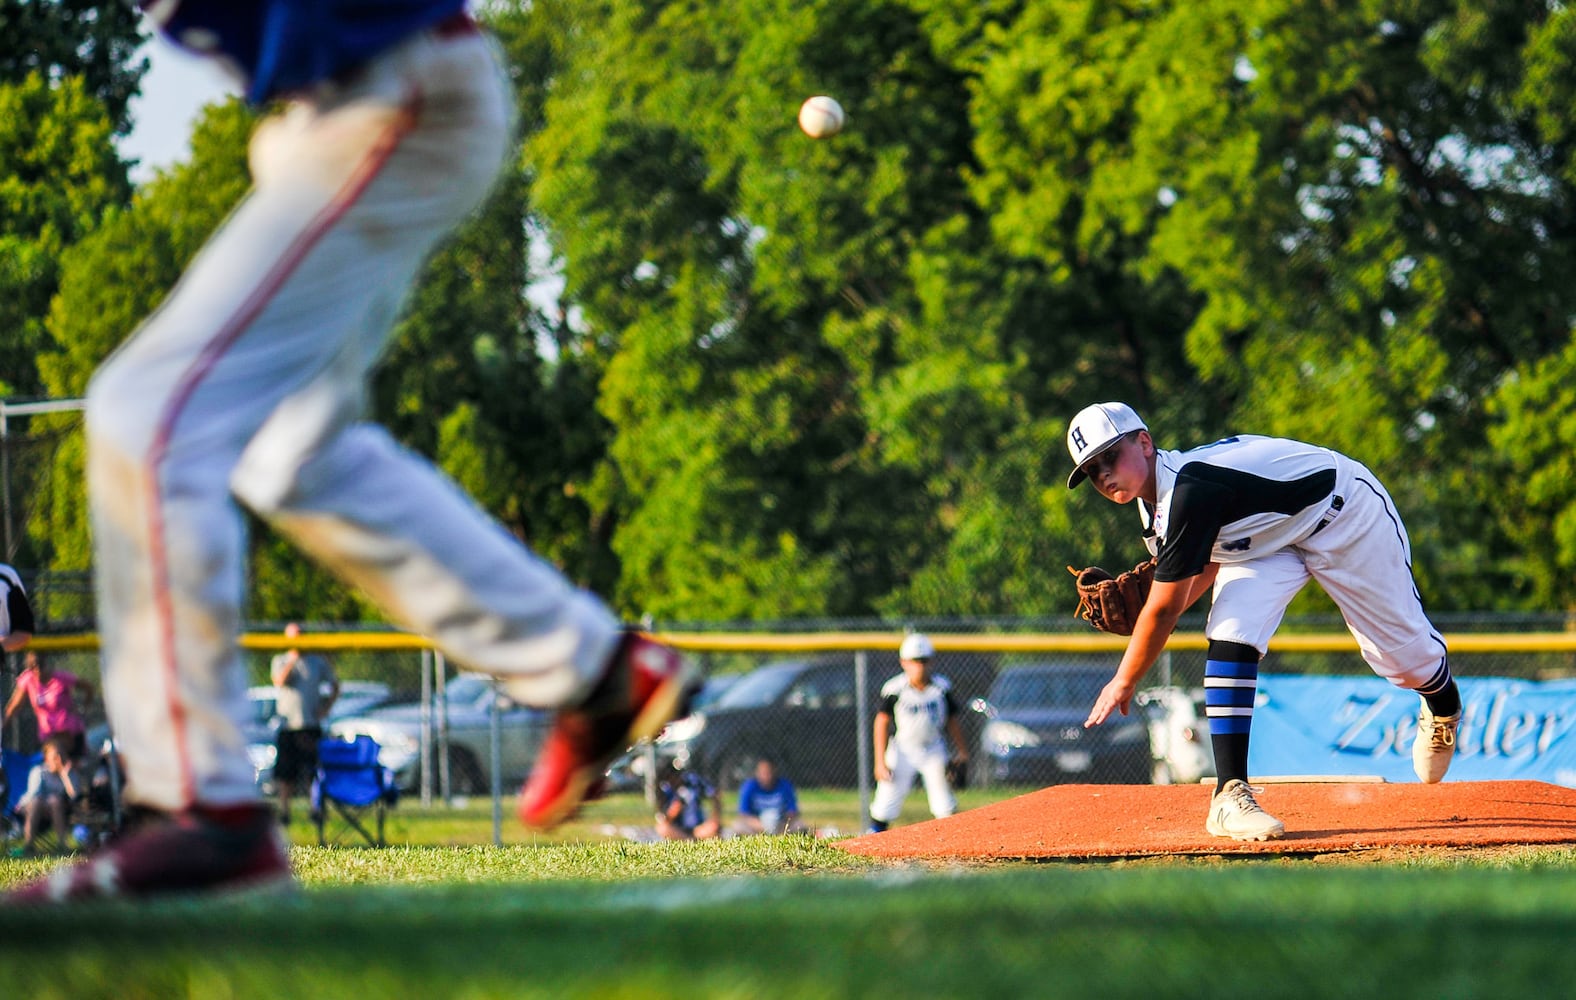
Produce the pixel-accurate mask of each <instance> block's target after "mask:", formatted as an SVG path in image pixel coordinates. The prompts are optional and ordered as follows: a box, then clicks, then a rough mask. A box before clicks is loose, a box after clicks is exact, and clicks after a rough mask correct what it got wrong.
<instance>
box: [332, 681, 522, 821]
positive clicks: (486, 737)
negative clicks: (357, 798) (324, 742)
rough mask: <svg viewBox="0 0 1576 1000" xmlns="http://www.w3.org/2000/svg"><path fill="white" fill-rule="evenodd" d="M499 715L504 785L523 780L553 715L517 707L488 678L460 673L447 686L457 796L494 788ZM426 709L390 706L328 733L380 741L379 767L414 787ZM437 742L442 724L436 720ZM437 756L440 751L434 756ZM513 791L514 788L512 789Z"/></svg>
mask: <svg viewBox="0 0 1576 1000" xmlns="http://www.w3.org/2000/svg"><path fill="white" fill-rule="evenodd" d="M495 699H496V700H497V704H498V710H499V741H500V755H499V761H500V770H501V774H502V780H503V782H504V784H505V785H506V786H507V785H511V784H514V783H517V782H520V781H523V780H524V779H525V776H526V775H527V774H529V773H530V770H531V765H532V764H534V763H535V762H536V755H537V752H538V750H540V748H541V745H542V741H543V740H544V739H545V738H546V737H547V733H548V730H549V729H551V728H552V721H553V714H552V713H551V712H548V711H544V710H542V709H537V708H530V707H528V706H525V705H521V704H519V703H517V702H515V701H514V700H513V699H512V698H510V697H509V696H508V695H506V694H504V693H502V692H501V691H499V690H497V688H496V687H495V686H494V685H493V681H492V678H490V677H488V676H486V675H485V674H471V673H465V674H460V675H458V676H456V677H454V678H452V679H451V680H450V681H449V682H448V683H447V684H446V685H444V701H445V702H446V703H447V713H448V740H449V787H450V790H451V791H452V792H454V793H455V794H457V795H481V794H485V793H486V792H487V791H488V790H489V789H490V788H491V787H492V768H491V766H490V761H491V760H492V749H491V748H492V706H493V702H494V700H495ZM421 720H422V707H421V705H420V704H418V703H411V704H401V705H387V706H384V707H382V708H374V709H372V710H371V711H368V712H364V713H362V714H360V715H353V716H346V717H342V718H338V719H335V720H334V721H333V723H332V724H331V725H330V726H329V732H331V733H333V734H334V735H336V736H340V737H343V738H345V739H350V738H352V737H354V736H358V735H361V734H365V735H367V736H370V737H372V738H373V739H374V740H376V741H377V744H378V747H379V748H380V749H379V752H378V762H379V763H381V764H382V765H383V766H384V767H386V768H388V769H389V770H391V771H393V772H394V776H395V779H396V780H397V781H398V782H399V784H400V786H401V787H402V788H406V789H412V788H415V787H416V786H417V784H418V782H419V781H420V777H421V736H422V733H421V730H422V722H421ZM432 725H433V739H434V741H436V740H437V735H438V726H439V722H438V720H437V719H434V720H433V723H432ZM434 753H435V754H436V751H434ZM510 790H511V791H512V790H513V789H510Z"/></svg>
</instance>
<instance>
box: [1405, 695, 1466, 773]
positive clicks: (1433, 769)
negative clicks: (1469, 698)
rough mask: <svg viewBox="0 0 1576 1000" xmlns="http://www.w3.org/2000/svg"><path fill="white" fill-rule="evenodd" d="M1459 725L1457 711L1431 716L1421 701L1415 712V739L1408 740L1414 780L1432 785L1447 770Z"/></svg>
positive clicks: (1459, 714)
mask: <svg viewBox="0 0 1576 1000" xmlns="http://www.w3.org/2000/svg"><path fill="white" fill-rule="evenodd" d="M1460 725H1461V713H1460V712H1457V713H1456V714H1455V715H1442V716H1441V715H1435V714H1434V713H1433V712H1430V711H1429V710H1428V703H1427V702H1424V703H1423V708H1422V711H1420V712H1418V714H1417V739H1416V740H1414V741H1413V743H1412V770H1414V771H1416V772H1417V780H1418V781H1421V782H1424V783H1425V784H1429V785H1432V784H1436V783H1437V782H1439V781H1441V780H1443V779H1444V777H1445V772H1446V771H1448V770H1450V761H1451V759H1452V758H1454V757H1455V755H1456V729H1457V728H1459V727H1460Z"/></svg>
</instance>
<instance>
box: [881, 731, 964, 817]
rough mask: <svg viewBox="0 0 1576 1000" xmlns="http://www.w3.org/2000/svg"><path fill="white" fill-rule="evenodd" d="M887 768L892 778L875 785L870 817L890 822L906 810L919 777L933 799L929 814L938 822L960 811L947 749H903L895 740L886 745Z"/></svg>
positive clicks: (941, 747) (938, 746)
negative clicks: (949, 777)
mask: <svg viewBox="0 0 1576 1000" xmlns="http://www.w3.org/2000/svg"><path fill="white" fill-rule="evenodd" d="M886 764H887V768H888V769H889V770H890V771H891V772H892V777H891V779H890V780H887V781H878V782H876V791H875V795H873V796H872V797H871V800H870V818H871V819H874V820H880V821H881V822H883V823H890V822H892V821H893V820H895V819H897V817H898V814H899V813H901V812H902V811H903V800H904V799H906V798H908V793H909V792H910V791H911V790H912V789H913V787H914V778H915V777H916V776H917V777H919V778H921V779H922V780H923V781H924V782H925V796H926V797H927V798H928V799H929V800H930V814H931V815H932V816H934V817H936V818H937V819H941V818H943V817H945V816H951V815H952V814H953V813H954V812H956V811H957V808H958V802H957V799H955V798H953V795H952V786H951V785H950V784H948V783H947V748H946V745H945V744H939V745H937V746H934V747H930V748H928V749H925V750H918V751H916V750H912V749H908V748H905V747H903V746H900V745H899V744H898V743H897V741H896V740H894V741H892V742H891V743H888V744H887V754H886Z"/></svg>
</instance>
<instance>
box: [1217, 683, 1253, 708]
mask: <svg viewBox="0 0 1576 1000" xmlns="http://www.w3.org/2000/svg"><path fill="white" fill-rule="evenodd" d="M1257 695H1258V688H1256V687H1207V688H1205V689H1204V705H1205V706H1206V707H1207V708H1252V707H1253V702H1254V699H1255V698H1256V697H1257Z"/></svg>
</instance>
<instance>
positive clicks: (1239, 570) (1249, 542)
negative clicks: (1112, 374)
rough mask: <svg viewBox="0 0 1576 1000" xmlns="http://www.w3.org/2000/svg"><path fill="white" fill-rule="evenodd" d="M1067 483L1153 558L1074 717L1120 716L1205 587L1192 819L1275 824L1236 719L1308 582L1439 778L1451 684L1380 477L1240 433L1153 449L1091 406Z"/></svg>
mask: <svg viewBox="0 0 1576 1000" xmlns="http://www.w3.org/2000/svg"><path fill="white" fill-rule="evenodd" d="M1067 450H1068V451H1069V452H1070V453H1071V454H1072V458H1073V465H1074V469H1073V472H1072V474H1071V475H1070V476H1069V477H1068V479H1067V486H1068V488H1069V489H1071V488H1073V487H1075V486H1077V485H1078V484H1079V483H1081V482H1082V481H1083V480H1084V479H1088V480H1089V481H1090V482H1091V483H1092V484H1093V485H1094V488H1095V489H1096V490H1098V491H1099V492H1100V495H1101V496H1103V497H1105V498H1106V499H1107V500H1110V501H1112V502H1114V503H1119V504H1123V503H1132V502H1133V501H1135V500H1137V501H1138V508H1139V511H1138V512H1139V518H1140V520H1141V521H1142V523H1143V529H1144V543H1145V544H1146V545H1147V546H1148V547H1149V551H1150V553H1151V554H1153V555H1155V556H1156V557H1157V559H1158V565H1157V567H1156V570H1155V579H1154V586H1153V588H1152V589H1151V590H1150V593H1149V598H1148V600H1147V601H1146V602H1145V604H1144V607H1143V610H1142V611H1141V612H1140V613H1139V615H1138V619H1137V624H1136V626H1135V628H1134V630H1133V636H1132V638H1131V639H1130V640H1129V641H1128V645H1127V651H1126V653H1124V654H1123V656H1122V662H1121V664H1120V665H1119V666H1118V667H1117V670H1116V676H1115V677H1114V678H1112V680H1111V682H1110V683H1109V684H1107V685H1106V686H1105V689H1104V690H1103V691H1101V693H1100V697H1099V700H1098V701H1096V702H1095V705H1094V708H1093V710H1092V711H1091V712H1090V713H1089V718H1088V720H1087V721H1086V722H1085V723H1084V725H1085V726H1086V727H1087V726H1096V725H1099V724H1100V723H1102V722H1104V721H1105V720H1106V719H1107V718H1109V717H1110V715H1111V713H1112V712H1113V711H1120V712H1121V713H1122V714H1123V715H1126V714H1127V711H1128V708H1129V706H1130V704H1131V703H1132V700H1133V695H1134V694H1135V693H1136V691H1137V686H1138V682H1139V681H1140V680H1141V679H1142V678H1143V676H1144V674H1145V673H1146V672H1148V670H1149V668H1150V667H1151V666H1152V665H1153V664H1154V662H1155V660H1156V658H1157V657H1159V655H1160V652H1161V650H1163V649H1164V648H1165V644H1166V640H1167V639H1168V638H1169V637H1170V635H1171V632H1172V630H1173V629H1174V628H1176V624H1177V619H1178V618H1179V617H1180V616H1181V614H1182V613H1183V612H1184V611H1186V610H1187V609H1188V608H1189V607H1191V606H1192V604H1193V602H1195V601H1197V600H1198V599H1199V598H1200V597H1202V596H1203V595H1204V592H1205V591H1207V590H1210V589H1211V588H1212V587H1213V590H1214V596H1213V600H1212V603H1211V605H1210V610H1209V620H1208V622H1207V624H1206V625H1205V633H1206V635H1207V636H1208V639H1209V647H1208V652H1207V654H1206V656H1207V660H1206V663H1205V666H1204V687H1205V701H1206V706H1207V709H1208V715H1209V732H1210V740H1211V743H1212V745H1213V746H1214V750H1215V761H1216V766H1217V769H1218V779H1217V783H1216V786H1215V795H1214V798H1213V800H1212V801H1211V803H1210V807H1209V817H1208V820H1207V822H1206V824H1205V826H1206V828H1207V829H1208V830H1209V832H1210V833H1212V834H1214V835H1215V836H1217V837H1232V838H1235V839H1237V840H1266V839H1269V838H1271V837H1279V836H1281V835H1282V834H1283V833H1285V827H1284V825H1283V824H1282V823H1281V821H1280V820H1278V819H1276V818H1275V817H1273V816H1271V815H1269V814H1268V813H1266V812H1265V811H1264V810H1263V809H1262V808H1261V807H1260V806H1259V804H1258V802H1257V801H1256V800H1255V799H1254V797H1253V790H1252V789H1251V788H1249V787H1248V784H1247V777H1248V730H1249V727H1250V724H1251V723H1252V720H1253V702H1254V693H1255V688H1256V684H1257V680H1258V669H1259V660H1260V658H1261V657H1263V656H1264V654H1265V652H1266V651H1267V650H1268V649H1269V644H1270V637H1271V636H1272V635H1274V633H1275V629H1276V628H1277V627H1278V626H1279V625H1280V622H1281V617H1282V616H1283V615H1284V614H1285V612H1286V607H1287V605H1288V604H1290V603H1291V599H1292V598H1293V597H1295V596H1296V595H1297V592H1298V591H1299V590H1301V589H1302V587H1303V585H1304V584H1306V583H1307V582H1308V580H1309V579H1314V580H1318V581H1319V584H1320V586H1322V587H1323V588H1324V590H1325V592H1326V593H1328V594H1329V595H1330V598H1331V599H1332V600H1334V601H1335V604H1336V606H1337V607H1339V608H1340V609H1341V614H1342V615H1343V616H1344V617H1345V619H1346V626H1347V628H1348V629H1350V630H1351V633H1352V636H1353V638H1355V639H1356V640H1357V645H1358V648H1359V649H1360V650H1361V651H1362V656H1363V659H1364V660H1366V661H1367V663H1368V665H1369V667H1371V668H1372V669H1373V671H1374V673H1376V674H1378V675H1379V676H1381V677H1384V678H1386V679H1388V680H1389V681H1390V682H1391V683H1392V684H1395V685H1397V686H1398V687H1402V688H1406V689H1409V690H1413V691H1416V692H1417V693H1418V694H1419V695H1420V696H1421V697H1422V706H1421V710H1420V713H1419V716H1418V721H1417V740H1416V742H1415V743H1414V745H1413V751H1412V765H1413V769H1414V770H1415V771H1416V772H1417V776H1418V778H1419V779H1421V780H1422V781H1426V782H1436V781H1439V780H1440V779H1442V778H1443V777H1444V776H1445V771H1446V770H1447V769H1448V768H1449V767H1450V760H1451V757H1452V756H1453V755H1454V753H1455V743H1456V728H1457V726H1458V725H1459V724H1460V722H1461V695H1460V693H1459V692H1458V690H1457V688H1456V683H1455V681H1454V680H1453V679H1452V678H1451V675H1450V664H1449V661H1448V658H1447V656H1446V650H1445V642H1444V639H1442V638H1441V637H1440V635H1439V633H1438V632H1436V631H1435V630H1434V627H1433V625H1432V624H1431V623H1430V622H1429V620H1428V616H1427V615H1426V614H1424V612H1423V604H1422V600H1421V598H1419V596H1418V593H1417V586H1416V584H1415V583H1414V582H1413V579H1412V549H1411V543H1410V542H1409V541H1408V540H1407V536H1406V529H1405V528H1404V527H1403V526H1402V524H1401V516H1400V515H1399V514H1398V513H1396V509H1395V504H1394V503H1393V502H1392V501H1391V500H1390V495H1389V494H1388V493H1386V492H1385V488H1384V486H1382V485H1381V484H1380V482H1379V480H1378V479H1377V478H1376V477H1375V476H1374V474H1373V473H1372V472H1370V471H1368V469H1366V468H1364V467H1363V466H1362V465H1361V464H1359V463H1358V462H1355V461H1353V460H1352V459H1350V458H1347V457H1346V456H1345V455H1341V454H1339V453H1337V452H1333V451H1330V450H1329V449H1327V448H1319V447H1316V446H1314V445H1310V444H1303V443H1302V442H1300V441H1289V440H1285V439H1282V438H1270V437H1260V436H1257V435H1247V434H1244V435H1241V436H1238V437H1230V438H1225V439H1224V440H1221V441H1216V442H1215V443H1213V444H1207V445H1204V446H1202V447H1198V448H1194V449H1192V450H1191V451H1163V450H1161V449H1159V448H1157V447H1156V446H1155V442H1154V439H1153V438H1152V437H1151V436H1150V433H1149V430H1148V428H1147V427H1145V425H1144V422H1143V421H1142V420H1141V419H1140V418H1139V416H1138V414H1137V413H1135V412H1134V411H1133V409H1132V408H1131V407H1129V406H1127V405H1126V404H1125V403H1095V404H1093V405H1092V406H1088V407H1085V408H1084V409H1083V410H1081V411H1079V413H1078V415H1077V416H1075V417H1074V418H1073V420H1072V424H1071V426H1070V427H1069V428H1068V431H1067Z"/></svg>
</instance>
